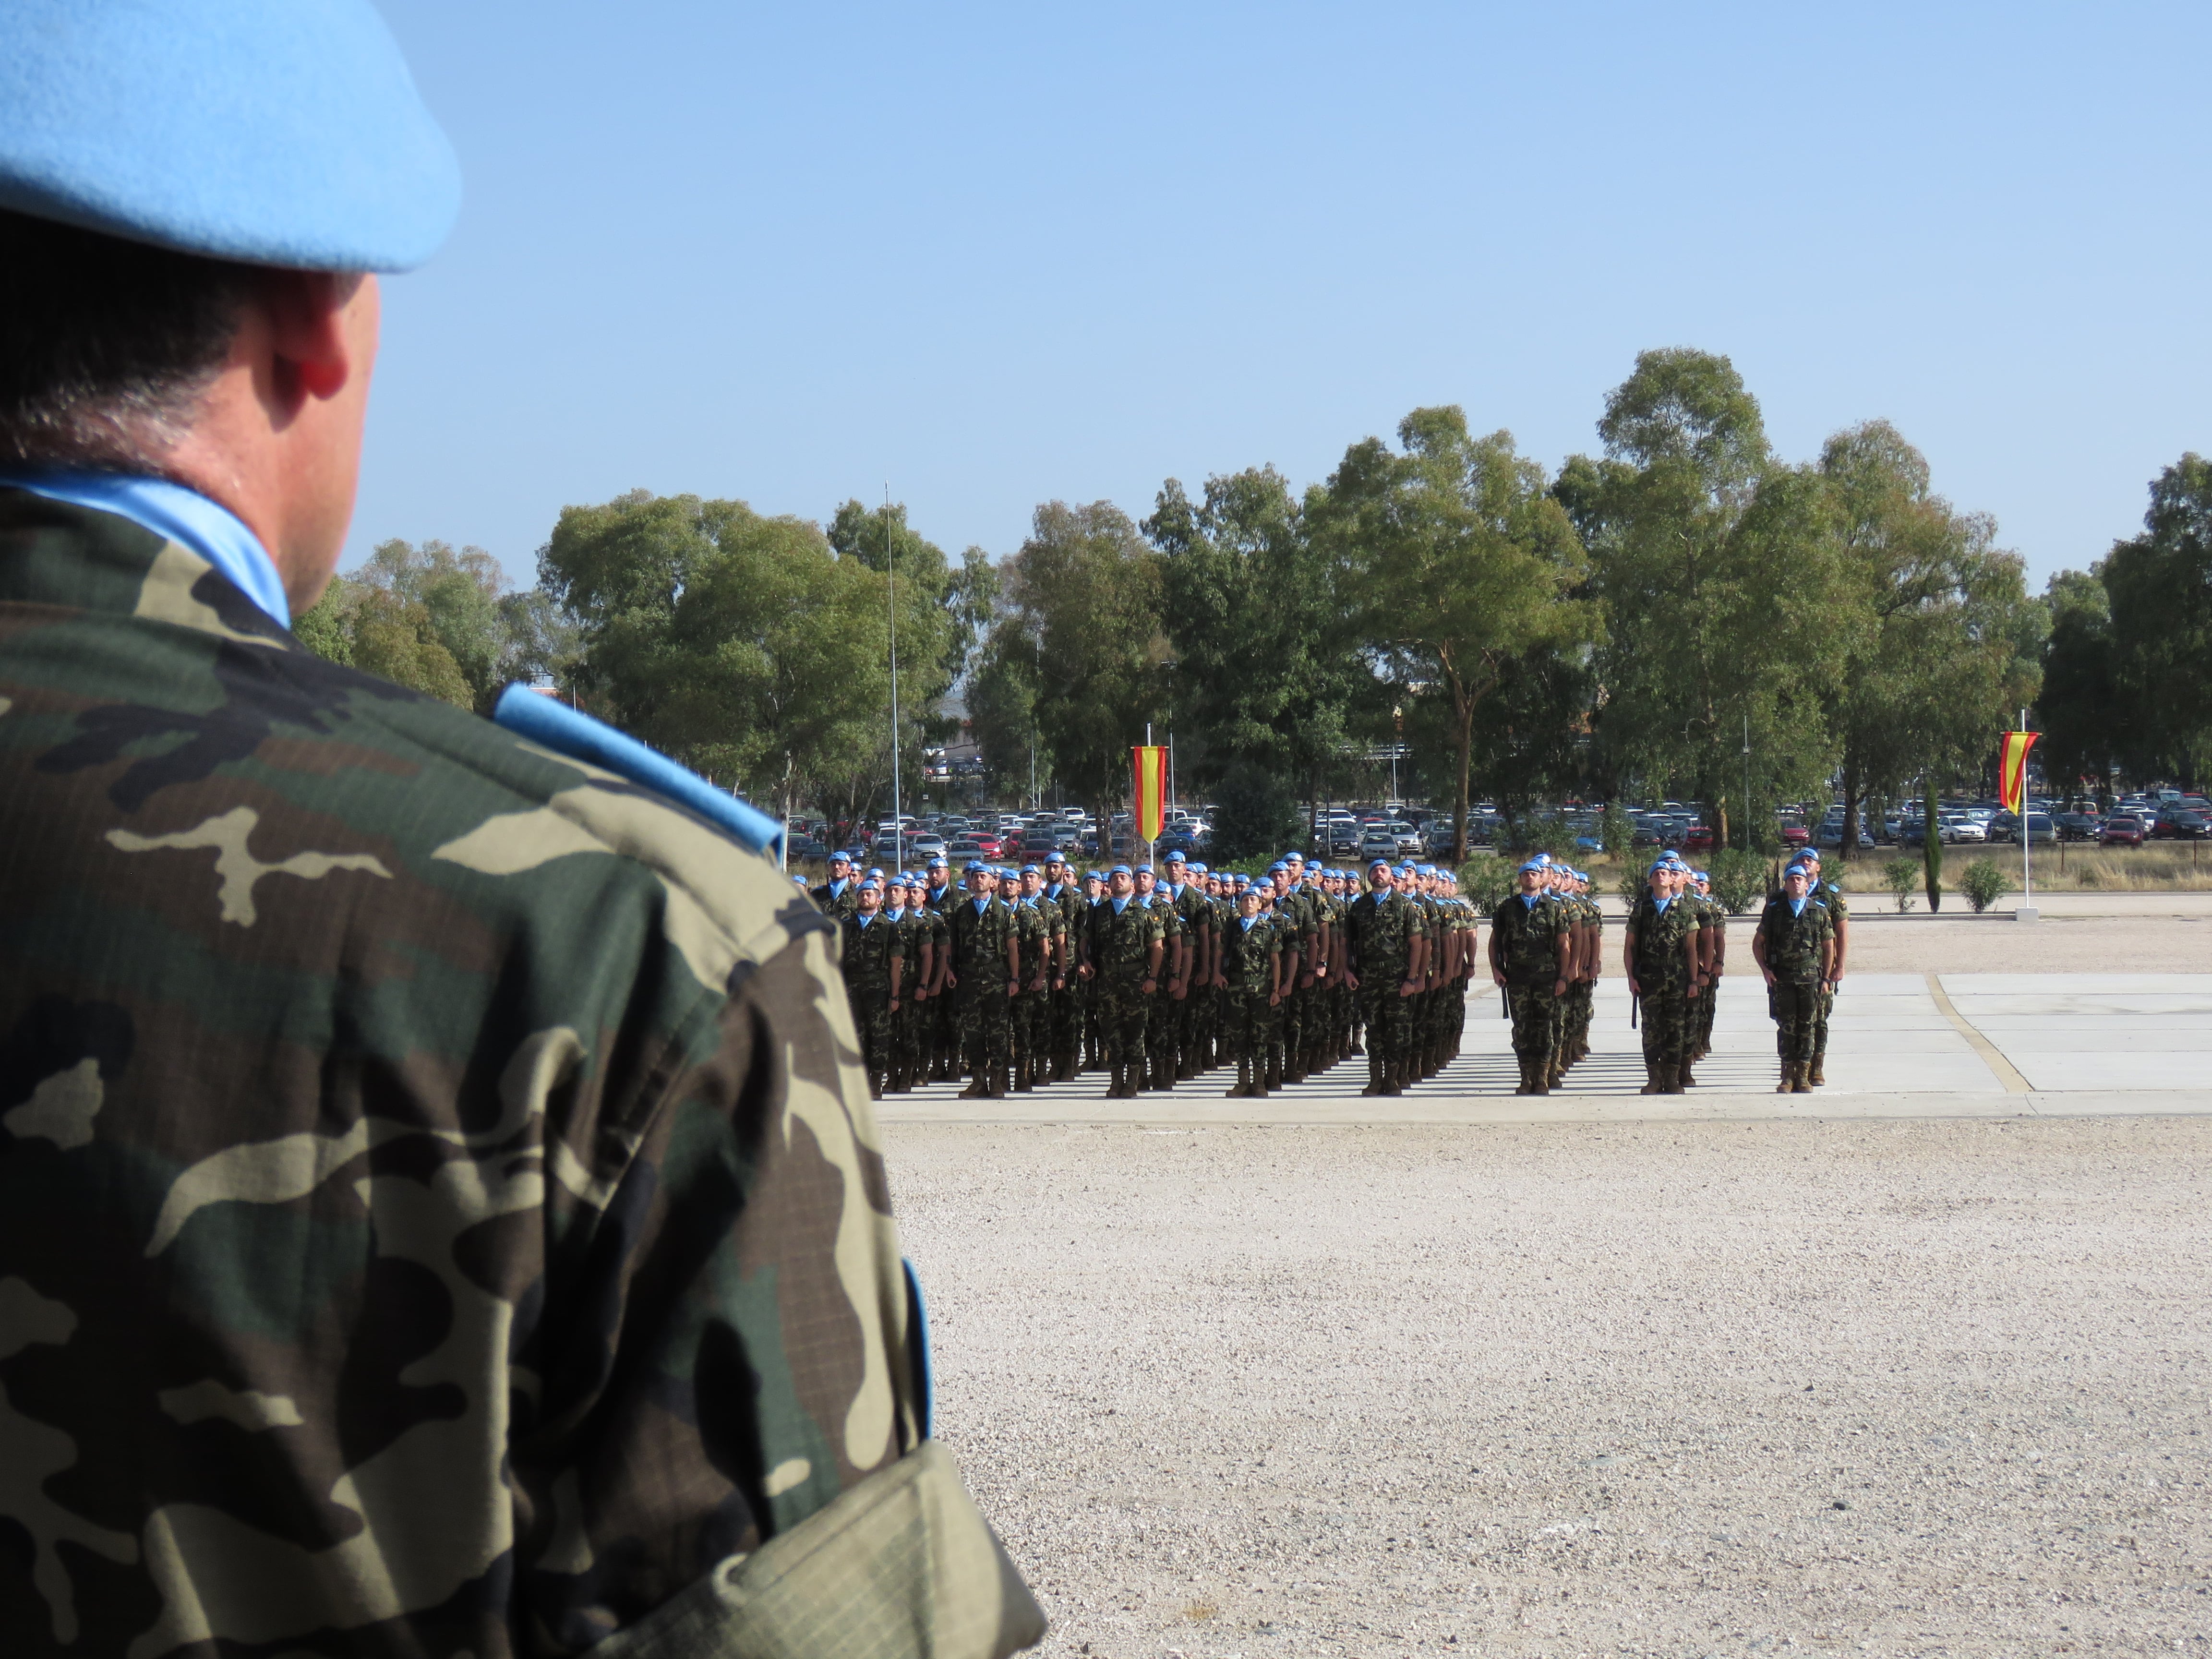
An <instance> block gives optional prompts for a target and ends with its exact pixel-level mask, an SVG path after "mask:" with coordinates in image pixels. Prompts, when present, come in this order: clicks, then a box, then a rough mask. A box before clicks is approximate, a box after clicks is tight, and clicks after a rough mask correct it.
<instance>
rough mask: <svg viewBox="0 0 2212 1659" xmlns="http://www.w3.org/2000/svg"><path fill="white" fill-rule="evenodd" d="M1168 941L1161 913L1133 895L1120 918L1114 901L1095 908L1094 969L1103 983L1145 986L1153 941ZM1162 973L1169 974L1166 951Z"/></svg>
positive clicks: (1100, 903) (1093, 932)
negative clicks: (1116, 912) (1115, 910)
mask: <svg viewBox="0 0 2212 1659" xmlns="http://www.w3.org/2000/svg"><path fill="white" fill-rule="evenodd" d="M1155 939H1158V940H1162V941H1164V940H1165V939H1166V933H1165V931H1164V929H1163V928H1162V927H1161V925H1160V913H1159V912H1158V910H1155V909H1153V908H1152V907H1151V906H1149V905H1147V904H1146V903H1145V902H1144V901H1143V900H1141V899H1139V898H1138V897H1137V896H1135V895H1133V894H1132V895H1131V896H1130V898H1129V902H1127V904H1125V905H1123V906H1122V907H1121V914H1120V915H1115V914H1114V901H1113V900H1111V899H1105V900H1102V901H1101V902H1098V903H1097V904H1094V905H1092V906H1091V972H1093V973H1095V974H1097V975H1098V977H1099V978H1100V979H1102V980H1104V981H1109V982H1111V983H1114V984H1127V985H1131V986H1134V985H1139V984H1142V983H1143V982H1144V980H1145V978H1146V975H1148V974H1149V973H1150V972H1151V971H1152V969H1151V968H1150V967H1149V966H1148V963H1149V961H1150V957H1151V946H1152V942H1153V941H1154V940H1155ZM1160 972H1161V973H1162V974H1165V973H1166V972H1167V952H1166V951H1164V950H1163V951H1161V953H1160Z"/></svg>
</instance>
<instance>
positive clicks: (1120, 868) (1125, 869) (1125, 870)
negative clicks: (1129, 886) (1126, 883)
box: [1106, 864, 1136, 876]
mask: <svg viewBox="0 0 2212 1659" xmlns="http://www.w3.org/2000/svg"><path fill="white" fill-rule="evenodd" d="M1106 873H1107V874H1108V875H1109V876H1133V875H1134V874H1136V872H1135V871H1133V870H1132V869H1131V868H1129V866H1127V865H1126V864H1117V865H1115V866H1114V867H1113V868H1112V869H1111V870H1109V871H1108V872H1106Z"/></svg>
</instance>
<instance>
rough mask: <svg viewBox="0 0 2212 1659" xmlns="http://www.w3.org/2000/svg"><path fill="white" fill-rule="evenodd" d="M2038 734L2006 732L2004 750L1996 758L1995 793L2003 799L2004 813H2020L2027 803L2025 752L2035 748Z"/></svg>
mask: <svg viewBox="0 0 2212 1659" xmlns="http://www.w3.org/2000/svg"><path fill="white" fill-rule="evenodd" d="M2042 735H2043V733H2042V732H2006V733H2005V734H2004V748H2003V750H2002V751H2001V752H2000V754H1999V755H1998V757H1997V793H1999V794H2001V795H2002V796H2003V797H2004V805H2005V811H2008V812H2017V811H2021V809H2022V808H2023V807H2024V806H2025V805H2026V804H2027V751H2028V750H2031V749H2033V748H2034V747H2035V740H2036V739H2037V738H2039V737H2041V736H2042Z"/></svg>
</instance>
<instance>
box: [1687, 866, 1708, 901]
mask: <svg viewBox="0 0 2212 1659" xmlns="http://www.w3.org/2000/svg"><path fill="white" fill-rule="evenodd" d="M1692 875H1693V876H1694V877H1695V878H1696V880H1697V884H1698V896H1699V898H1705V897H1708V896H1711V892H1712V890H1713V878H1712V877H1711V876H1710V875H1708V874H1707V873H1706V872H1705V871H1703V870H1698V871H1693V872H1692Z"/></svg>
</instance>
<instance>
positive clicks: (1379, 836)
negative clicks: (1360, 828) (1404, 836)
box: [1359, 828, 1398, 863]
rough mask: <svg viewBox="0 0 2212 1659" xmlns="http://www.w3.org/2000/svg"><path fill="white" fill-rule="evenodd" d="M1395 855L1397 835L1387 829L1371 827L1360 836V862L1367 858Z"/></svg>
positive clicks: (1383, 857) (1393, 856)
mask: <svg viewBox="0 0 2212 1659" xmlns="http://www.w3.org/2000/svg"><path fill="white" fill-rule="evenodd" d="M1397 856H1398V837H1397V836H1394V835H1392V834H1391V833H1390V831H1389V829H1382V828H1376V829H1370V830H1368V831H1367V833H1366V834H1364V835H1363V836H1360V838H1359V858H1360V861H1361V862H1362V863H1364V862H1366V861H1367V860H1369V859H1395V858H1396V857H1397Z"/></svg>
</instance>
